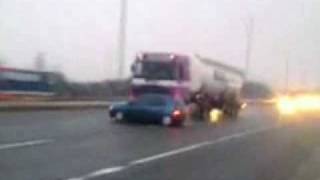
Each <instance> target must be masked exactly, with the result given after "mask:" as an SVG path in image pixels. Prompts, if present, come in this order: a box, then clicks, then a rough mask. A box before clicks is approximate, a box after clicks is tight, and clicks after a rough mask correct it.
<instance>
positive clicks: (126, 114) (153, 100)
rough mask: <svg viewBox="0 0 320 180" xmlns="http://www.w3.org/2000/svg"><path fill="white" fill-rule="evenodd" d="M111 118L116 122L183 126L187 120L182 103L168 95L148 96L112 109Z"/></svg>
mask: <svg viewBox="0 0 320 180" xmlns="http://www.w3.org/2000/svg"><path fill="white" fill-rule="evenodd" d="M109 113H110V117H111V119H113V120H115V121H124V120H125V121H131V122H147V123H160V124H163V125H165V126H181V125H183V123H184V121H185V119H186V108H185V105H184V103H183V102H182V101H179V100H174V99H173V98H172V97H170V96H168V95H161V94H148V95H142V96H140V97H138V98H137V99H136V100H134V101H131V102H128V103H126V104H122V105H115V106H112V107H110V112H109Z"/></svg>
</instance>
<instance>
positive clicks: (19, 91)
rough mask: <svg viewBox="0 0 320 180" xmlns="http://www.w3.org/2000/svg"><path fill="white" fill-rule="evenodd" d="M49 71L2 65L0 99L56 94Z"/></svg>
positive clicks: (0, 69) (0, 68)
mask: <svg viewBox="0 0 320 180" xmlns="http://www.w3.org/2000/svg"><path fill="white" fill-rule="evenodd" d="M53 84H54V81H53V80H52V78H51V73H49V72H39V71H32V70H23V69H16V68H7V67H0V100H7V99H14V98H17V97H48V96H52V95H54V91H53V89H52V85H53Z"/></svg>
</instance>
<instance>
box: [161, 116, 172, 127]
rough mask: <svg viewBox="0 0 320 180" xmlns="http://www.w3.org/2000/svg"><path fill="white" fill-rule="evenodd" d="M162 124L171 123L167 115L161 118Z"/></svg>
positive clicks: (168, 124) (167, 124)
mask: <svg viewBox="0 0 320 180" xmlns="http://www.w3.org/2000/svg"><path fill="white" fill-rule="evenodd" d="M162 125H164V126H170V125H171V118H170V117H169V116H165V117H163V118H162Z"/></svg>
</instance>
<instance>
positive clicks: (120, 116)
mask: <svg viewBox="0 0 320 180" xmlns="http://www.w3.org/2000/svg"><path fill="white" fill-rule="evenodd" d="M115 120H116V121H122V120H123V114H122V113H121V112H117V113H116V115H115Z"/></svg>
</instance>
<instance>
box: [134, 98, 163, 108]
mask: <svg viewBox="0 0 320 180" xmlns="http://www.w3.org/2000/svg"><path fill="white" fill-rule="evenodd" d="M167 103H168V100H167V98H165V97H162V96H141V97H140V98H138V99H137V101H136V104H140V105H148V106H165V105H166V104H167Z"/></svg>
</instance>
